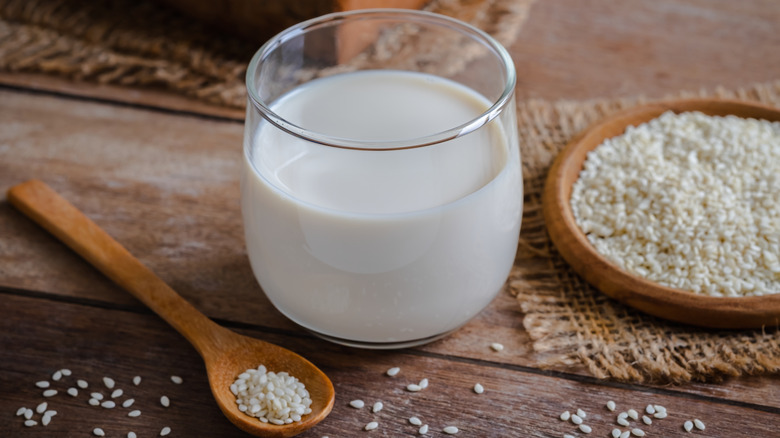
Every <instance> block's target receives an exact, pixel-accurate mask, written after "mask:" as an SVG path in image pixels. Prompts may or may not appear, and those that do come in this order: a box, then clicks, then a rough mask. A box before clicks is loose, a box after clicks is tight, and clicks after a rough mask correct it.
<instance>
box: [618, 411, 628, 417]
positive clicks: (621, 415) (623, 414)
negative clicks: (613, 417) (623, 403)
mask: <svg viewBox="0 0 780 438" xmlns="http://www.w3.org/2000/svg"><path fill="white" fill-rule="evenodd" d="M617 417H618V418H628V412H621V413H619V414H618V416H617Z"/></svg>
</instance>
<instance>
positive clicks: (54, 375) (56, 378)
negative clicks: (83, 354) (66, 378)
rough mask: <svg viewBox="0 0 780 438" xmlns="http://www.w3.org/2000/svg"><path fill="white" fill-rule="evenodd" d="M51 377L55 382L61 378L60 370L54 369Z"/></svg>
mask: <svg viewBox="0 0 780 438" xmlns="http://www.w3.org/2000/svg"><path fill="white" fill-rule="evenodd" d="M51 379H52V380H54V381H55V382H58V381H59V380H60V379H62V371H55V372H54V374H52V375H51Z"/></svg>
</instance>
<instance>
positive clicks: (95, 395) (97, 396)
mask: <svg viewBox="0 0 780 438" xmlns="http://www.w3.org/2000/svg"><path fill="white" fill-rule="evenodd" d="M90 395H91V396H92V398H94V399H95V400H103V394H101V393H99V392H93V393H92V394H90Z"/></svg>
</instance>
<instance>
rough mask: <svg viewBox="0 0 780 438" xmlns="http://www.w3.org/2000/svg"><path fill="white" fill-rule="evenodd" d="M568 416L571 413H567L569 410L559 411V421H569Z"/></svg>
mask: <svg viewBox="0 0 780 438" xmlns="http://www.w3.org/2000/svg"><path fill="white" fill-rule="evenodd" d="M569 418H571V414H570V413H569V411H563V412H561V416H560V419H561V421H569Z"/></svg>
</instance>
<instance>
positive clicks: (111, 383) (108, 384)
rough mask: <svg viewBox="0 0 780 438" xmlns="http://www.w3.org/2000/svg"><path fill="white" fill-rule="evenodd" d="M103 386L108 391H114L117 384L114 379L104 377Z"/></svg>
mask: <svg viewBox="0 0 780 438" xmlns="http://www.w3.org/2000/svg"><path fill="white" fill-rule="evenodd" d="M103 384H104V385H106V388H108V389H114V385H115V382H114V379H112V378H110V377H103Z"/></svg>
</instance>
